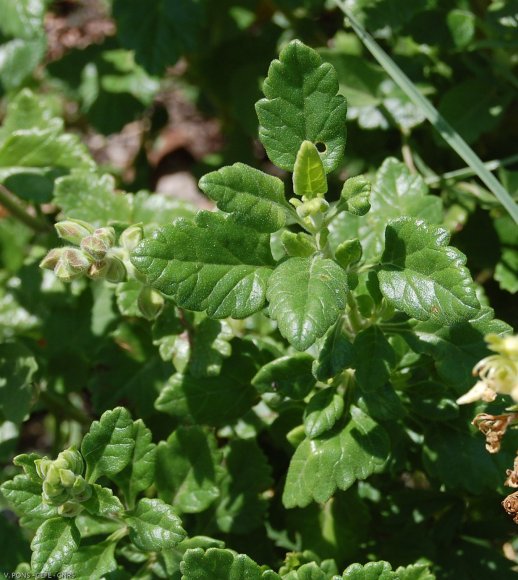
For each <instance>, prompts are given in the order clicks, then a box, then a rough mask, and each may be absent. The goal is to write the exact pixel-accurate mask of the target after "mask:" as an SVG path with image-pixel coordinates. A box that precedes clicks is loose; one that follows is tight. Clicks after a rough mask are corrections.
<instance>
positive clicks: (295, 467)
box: [282, 406, 390, 508]
mask: <svg viewBox="0 0 518 580" xmlns="http://www.w3.org/2000/svg"><path fill="white" fill-rule="evenodd" d="M389 450H390V449H389V440H388V437H387V435H386V433H385V432H384V431H383V429H382V428H381V427H380V426H379V425H378V424H377V423H375V422H374V421H373V420H372V419H371V418H370V417H369V416H368V415H365V413H363V412H362V411H360V409H358V408H357V407H354V406H353V407H351V417H350V419H349V421H348V422H347V424H346V425H345V427H339V428H337V429H335V430H334V431H333V432H329V433H324V434H323V435H321V436H320V437H317V438H315V439H309V438H308V439H304V441H303V442H302V443H301V444H300V445H299V446H298V447H297V449H296V451H295V454H294V455H293V457H292V460H291V462H290V467H289V470H288V475H287V478H286V487H285V489H284V494H283V498H282V500H283V503H284V505H285V506H286V507H287V508H292V507H296V506H299V507H304V506H307V505H309V504H310V503H311V501H312V500H313V501H318V502H323V501H327V500H328V499H329V498H330V497H331V496H332V495H333V493H334V492H335V491H336V489H337V488H338V489H342V490H346V489H348V488H349V487H350V486H351V485H352V484H353V483H354V482H355V481H356V480H359V479H366V478H367V477H368V476H369V475H371V474H372V473H379V472H380V471H382V470H383V468H384V466H385V462H386V459H387V456H388V454H389Z"/></svg>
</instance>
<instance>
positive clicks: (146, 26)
mask: <svg viewBox="0 0 518 580" xmlns="http://www.w3.org/2000/svg"><path fill="white" fill-rule="evenodd" d="M204 4H205V2H203V1H202V0H176V1H175V2H169V1H168V0H158V1H157V2H155V3H153V5H152V6H144V5H143V4H142V2H140V1H139V0H115V2H114V4H113V14H114V16H115V20H116V22H117V32H118V37H119V38H120V40H121V42H122V44H123V45H124V46H125V47H127V48H129V49H131V50H134V51H135V60H136V61H137V62H138V63H139V64H141V65H142V66H143V67H144V68H145V69H146V70H147V71H148V72H150V73H151V74H161V73H162V72H163V71H164V69H165V67H166V66H171V65H173V64H175V63H176V61H177V60H178V59H179V58H180V57H181V56H182V55H183V54H184V52H186V51H191V50H193V49H195V48H196V45H197V38H198V37H199V36H200V32H201V27H202V25H203V22H204V12H205V11H204ZM151 39H152V40H151Z"/></svg>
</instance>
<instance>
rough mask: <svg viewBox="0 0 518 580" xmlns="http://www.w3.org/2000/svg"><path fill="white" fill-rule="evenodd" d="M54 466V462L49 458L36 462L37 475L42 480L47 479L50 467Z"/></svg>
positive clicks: (36, 460)
mask: <svg viewBox="0 0 518 580" xmlns="http://www.w3.org/2000/svg"><path fill="white" fill-rule="evenodd" d="M51 465H52V461H51V460H50V459H48V458H47V457H43V458H41V459H35V460H34V467H36V473H37V474H38V475H39V476H40V477H41V479H45V477H46V476H47V472H48V470H49V467H50V466H51Z"/></svg>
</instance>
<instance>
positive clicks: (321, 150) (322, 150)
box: [315, 141, 327, 153]
mask: <svg viewBox="0 0 518 580" xmlns="http://www.w3.org/2000/svg"><path fill="white" fill-rule="evenodd" d="M315 147H316V148H317V151H318V152H319V153H325V152H326V151H327V147H326V144H325V143H322V141H318V143H315Z"/></svg>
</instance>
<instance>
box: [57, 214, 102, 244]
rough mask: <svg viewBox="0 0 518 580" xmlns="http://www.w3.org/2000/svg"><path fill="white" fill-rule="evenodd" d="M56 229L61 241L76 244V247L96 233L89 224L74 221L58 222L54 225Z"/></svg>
mask: <svg viewBox="0 0 518 580" xmlns="http://www.w3.org/2000/svg"><path fill="white" fill-rule="evenodd" d="M54 227H55V228H56V232H57V234H58V236H59V237H60V238H61V239H63V240H66V241H67V242H70V243H71V244H75V245H76V246H79V244H80V243H81V240H82V239H83V238H85V237H86V236H89V235H90V234H92V233H93V231H94V227H93V226H91V225H90V224H89V223H87V222H84V221H82V220H74V219H69V220H64V221H62V222H57V223H56V224H54Z"/></svg>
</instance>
